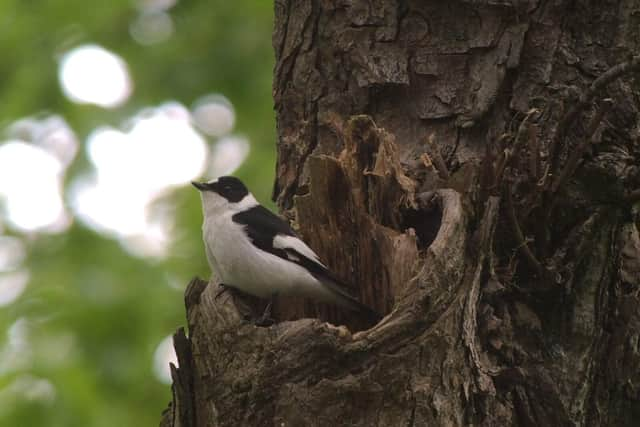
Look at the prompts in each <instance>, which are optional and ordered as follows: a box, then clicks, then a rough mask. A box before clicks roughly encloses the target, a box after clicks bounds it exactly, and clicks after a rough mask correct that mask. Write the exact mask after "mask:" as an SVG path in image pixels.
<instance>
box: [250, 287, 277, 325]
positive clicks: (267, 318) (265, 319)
mask: <svg viewBox="0 0 640 427" xmlns="http://www.w3.org/2000/svg"><path fill="white" fill-rule="evenodd" d="M275 298H276V295H275V294H273V295H271V298H269V302H268V303H267V306H266V307H265V309H264V313H262V316H260V317H259V318H257V319H256V320H255V322H254V323H255V325H256V326H267V327H268V326H271V325H273V324H274V323H275V321H274V320H273V319H272V318H271V308H272V307H273V300H274V299H275Z"/></svg>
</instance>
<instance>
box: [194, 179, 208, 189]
mask: <svg viewBox="0 0 640 427" xmlns="http://www.w3.org/2000/svg"><path fill="white" fill-rule="evenodd" d="M191 185H193V186H194V187H196V188H197V189H198V190H199V191H204V190H206V189H207V186H206V184H205V183H203V182H196V181H191Z"/></svg>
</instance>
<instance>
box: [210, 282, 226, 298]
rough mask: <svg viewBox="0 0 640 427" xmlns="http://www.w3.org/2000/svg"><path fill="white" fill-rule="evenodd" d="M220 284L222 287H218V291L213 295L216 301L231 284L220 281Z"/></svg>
mask: <svg viewBox="0 0 640 427" xmlns="http://www.w3.org/2000/svg"><path fill="white" fill-rule="evenodd" d="M218 286H219V287H220V289H218V292H216V295H215V296H214V297H213V299H214V301H217V300H218V298H220V296H221V295H222V294H223V293H225V292H226V291H228V290H229V286H227V285H225V284H224V283H219V284H218Z"/></svg>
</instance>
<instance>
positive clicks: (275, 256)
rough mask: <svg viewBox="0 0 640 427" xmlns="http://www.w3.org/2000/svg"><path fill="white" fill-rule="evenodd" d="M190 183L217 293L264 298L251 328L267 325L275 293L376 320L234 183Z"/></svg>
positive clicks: (219, 180) (309, 251)
mask: <svg viewBox="0 0 640 427" xmlns="http://www.w3.org/2000/svg"><path fill="white" fill-rule="evenodd" d="M192 185H193V186H194V187H195V188H196V189H198V190H199V192H200V196H201V199H202V210H203V224H202V237H203V241H204V247H205V252H206V256H207V260H208V262H209V266H210V267H211V269H212V270H213V271H214V272H215V273H216V274H217V276H218V277H219V278H220V281H221V283H220V284H221V285H222V286H223V288H222V289H223V290H224V289H226V288H232V289H235V290H238V291H241V292H242V293H245V294H249V295H253V296H255V297H258V298H262V299H268V300H269V302H268V304H267V306H266V308H265V310H264V313H263V315H262V316H261V317H259V318H258V319H256V320H255V324H256V325H259V326H267V325H269V324H270V323H272V319H270V317H271V307H272V305H273V300H274V298H275V297H276V296H278V295H284V296H302V297H306V298H310V299H314V300H318V301H322V302H326V303H330V304H333V305H337V306H340V307H343V308H346V309H348V310H351V311H354V312H358V313H360V314H362V315H364V316H366V318H367V319H368V320H370V321H376V322H377V321H378V320H379V319H380V317H381V316H380V315H379V314H378V313H377V312H375V311H374V310H372V309H371V308H369V307H368V306H366V305H365V304H363V303H361V302H360V301H358V300H357V299H355V298H354V297H353V296H351V295H350V294H349V293H348V292H347V291H346V290H345V289H344V288H345V287H346V285H345V283H344V282H342V281H341V280H339V279H338V278H337V277H336V275H335V274H334V273H333V272H332V271H331V270H329V268H327V266H326V265H325V264H323V263H322V262H321V261H320V258H319V257H318V255H316V253H315V252H314V251H313V250H312V249H311V248H310V247H309V246H308V245H307V244H306V243H304V242H303V241H302V240H301V239H300V238H299V237H298V236H297V235H296V233H295V232H294V231H293V229H292V228H291V227H290V226H289V224H288V223H287V222H286V221H285V220H284V219H282V218H280V217H279V216H278V215H276V214H274V213H273V212H271V211H270V210H269V209H267V208H265V207H264V206H263V205H261V204H260V203H258V201H257V200H256V198H255V197H254V196H253V194H251V192H250V191H249V190H248V189H247V187H246V186H245V184H244V183H243V182H242V181H241V180H240V179H238V178H236V177H234V176H222V177H219V178H217V179H214V180H211V181H208V182H195V181H194V182H192Z"/></svg>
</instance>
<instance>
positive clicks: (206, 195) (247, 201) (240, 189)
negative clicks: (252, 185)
mask: <svg viewBox="0 0 640 427" xmlns="http://www.w3.org/2000/svg"><path fill="white" fill-rule="evenodd" d="M191 184H193V186H194V187H196V188H197V189H198V190H199V191H200V196H201V197H202V207H203V209H204V214H205V216H208V215H219V214H221V213H223V212H225V211H232V212H239V211H243V210H246V209H248V208H250V207H252V206H255V205H257V204H258V202H257V201H256V199H255V198H254V197H253V195H252V194H251V193H250V192H249V190H248V189H247V187H246V185H244V184H243V183H242V181H240V180H239V179H238V178H236V177H234V176H221V177H220V178H218V179H214V180H212V181H209V182H192V183H191Z"/></svg>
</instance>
